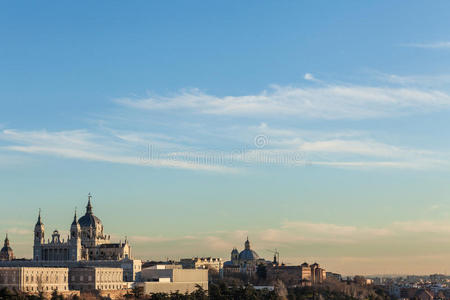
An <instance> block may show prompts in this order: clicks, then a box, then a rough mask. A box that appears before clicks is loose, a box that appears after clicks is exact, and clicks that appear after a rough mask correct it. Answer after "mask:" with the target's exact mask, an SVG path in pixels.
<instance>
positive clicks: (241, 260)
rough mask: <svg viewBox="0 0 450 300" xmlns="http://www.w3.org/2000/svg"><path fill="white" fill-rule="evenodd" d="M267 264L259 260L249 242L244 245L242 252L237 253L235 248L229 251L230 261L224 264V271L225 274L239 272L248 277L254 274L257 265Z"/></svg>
mask: <svg viewBox="0 0 450 300" xmlns="http://www.w3.org/2000/svg"><path fill="white" fill-rule="evenodd" d="M266 263H267V262H266V261H265V260H264V259H263V258H260V257H259V255H258V254H257V253H256V252H255V251H254V250H252V249H251V247H250V241H249V240H248V237H247V240H246V241H245V243H244V250H242V251H241V252H239V251H238V250H237V249H236V248H233V250H232V251H231V260H229V261H227V262H225V263H224V271H225V272H226V273H234V272H240V273H245V274H248V275H253V274H255V272H256V269H257V267H258V265H260V264H266Z"/></svg>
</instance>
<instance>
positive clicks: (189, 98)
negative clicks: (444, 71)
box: [116, 85, 450, 120]
mask: <svg viewBox="0 0 450 300" xmlns="http://www.w3.org/2000/svg"><path fill="white" fill-rule="evenodd" d="M116 102H117V103H118V104H120V105H123V106H126V107H130V108H134V109H141V110H148V111H163V110H167V111H188V112H190V113H194V114H209V115H229V116H260V117H261V116H266V117H277V116H292V117H297V118H301V119H327V120H339V119H371V118H385V117H392V116H398V115H407V114H413V113H424V112H427V111H428V112H431V111H438V110H442V109H448V108H449V107H450V95H449V94H448V93H447V92H444V91H440V90H432V89H419V88H405V87H397V88H395V87H373V86H357V85H322V86H319V87H293V86H278V85H273V86H272V87H271V89H269V90H265V91H262V92H260V93H258V94H252V95H243V96H224V97H219V96H214V95H211V94H207V93H205V92H203V91H201V90H199V89H190V90H183V91H181V92H179V93H176V94H173V95H170V96H160V95H154V96H150V97H146V98H143V99H131V98H122V99H117V100H116Z"/></svg>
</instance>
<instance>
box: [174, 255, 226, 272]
mask: <svg viewBox="0 0 450 300" xmlns="http://www.w3.org/2000/svg"><path fill="white" fill-rule="evenodd" d="M180 263H181V265H182V266H183V268H184V269H209V270H214V271H216V272H218V273H220V272H221V270H222V268H223V261H222V259H221V258H214V257H194V258H183V259H181V261H180Z"/></svg>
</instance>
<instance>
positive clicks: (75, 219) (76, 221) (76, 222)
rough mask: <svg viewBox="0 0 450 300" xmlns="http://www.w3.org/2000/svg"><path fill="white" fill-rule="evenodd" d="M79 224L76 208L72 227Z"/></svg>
mask: <svg viewBox="0 0 450 300" xmlns="http://www.w3.org/2000/svg"><path fill="white" fill-rule="evenodd" d="M77 224H78V220H77V208H76V207H75V214H74V215H73V222H72V225H77Z"/></svg>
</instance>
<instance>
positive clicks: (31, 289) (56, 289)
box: [25, 286, 67, 292]
mask: <svg viewBox="0 0 450 300" xmlns="http://www.w3.org/2000/svg"><path fill="white" fill-rule="evenodd" d="M25 290H26V291H27V292H39V291H58V290H63V291H67V286H64V287H63V288H62V289H60V288H58V287H57V286H46V287H44V288H41V289H40V288H39V287H36V288H34V287H33V286H27V287H25Z"/></svg>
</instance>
